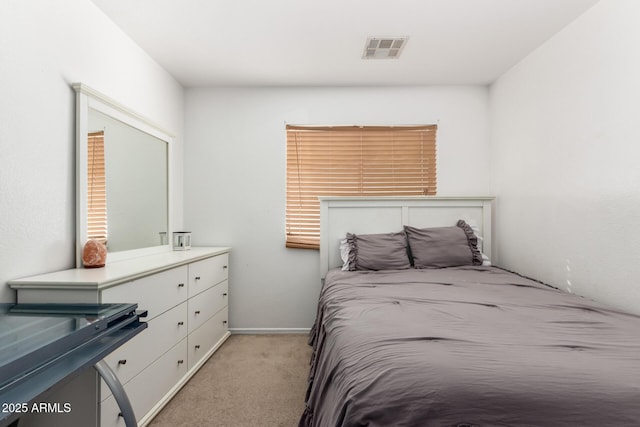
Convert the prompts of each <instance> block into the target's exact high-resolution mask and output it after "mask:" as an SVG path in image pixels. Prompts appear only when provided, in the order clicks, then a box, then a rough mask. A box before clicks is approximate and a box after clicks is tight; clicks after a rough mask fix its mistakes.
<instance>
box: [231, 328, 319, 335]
mask: <svg viewBox="0 0 640 427" xmlns="http://www.w3.org/2000/svg"><path fill="white" fill-rule="evenodd" d="M309 331H310V329H309V328H229V332H231V334H252V335H253V334H308V333H309Z"/></svg>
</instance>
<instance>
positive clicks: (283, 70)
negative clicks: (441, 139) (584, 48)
mask: <svg viewBox="0 0 640 427" xmlns="http://www.w3.org/2000/svg"><path fill="white" fill-rule="evenodd" d="M92 1H93V2H94V3H95V4H96V5H97V6H98V7H99V8H100V9H102V10H103V11H104V13H105V14H106V15H107V16H109V17H110V18H111V19H112V20H113V21H114V22H115V23H116V24H117V25H119V26H120V27H121V28H122V29H123V30H124V32H125V33H127V34H128V35H129V36H130V37H131V38H132V39H133V40H135V41H136V42H137V43H138V44H139V45H140V46H141V47H142V48H143V49H144V50H145V51H147V52H148V53H149V55H151V57H153V58H154V59H155V60H156V61H157V62H158V63H159V64H160V65H162V66H163V67H164V68H165V69H166V70H168V71H169V72H170V73H171V74H172V75H173V76H174V77H175V78H176V79H177V80H178V81H179V82H180V83H181V84H183V85H184V86H185V87H197V86H221V85H226V86H257V85H259V86H370V85H448V84H481V85H484V84H489V83H491V82H493V81H494V80H495V79H496V78H498V77H499V76H500V75H501V74H502V73H504V72H505V71H507V70H508V69H509V68H511V67H512V66H513V65H515V64H516V63H517V62H518V61H520V60H521V59H522V58H524V57H525V56H527V55H528V54H529V53H531V52H532V51H533V50H534V49H535V48H536V47H538V46H540V45H541V44H542V43H543V42H544V41H546V40H548V39H549V38H550V37H552V36H553V35H554V34H555V33H557V32H558V31H559V30H560V29H562V28H563V27H564V26H566V25H567V24H569V23H570V22H571V21H573V20H574V19H576V18H577V17H578V16H579V15H580V14H582V13H583V12H584V11H586V10H587V9H588V8H589V7H591V6H592V5H593V4H595V3H596V2H597V1H598V0H386V1H382V0H92ZM378 36H381V37H397V36H408V37H409V40H408V42H407V44H406V47H405V48H404V51H403V52H402V55H401V57H400V58H399V59H395V60H381V59H362V53H363V49H364V44H365V41H366V39H367V37H378Z"/></svg>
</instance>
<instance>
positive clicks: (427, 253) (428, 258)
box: [404, 220, 482, 268]
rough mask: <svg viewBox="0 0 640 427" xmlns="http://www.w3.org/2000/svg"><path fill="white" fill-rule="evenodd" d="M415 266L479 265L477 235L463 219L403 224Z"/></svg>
mask: <svg viewBox="0 0 640 427" xmlns="http://www.w3.org/2000/svg"><path fill="white" fill-rule="evenodd" d="M404 231H405V233H406V234H407V241H408V242H409V251H410V253H411V257H412V259H413V266H414V267H415V268H440V267H456V266H459V265H482V255H481V254H480V251H479V250H478V248H477V238H476V236H475V235H474V234H473V230H471V227H469V226H468V225H467V224H466V223H465V222H464V221H462V220H460V221H458V225H456V226H453V227H434V228H415V227H411V226H408V225H405V226H404Z"/></svg>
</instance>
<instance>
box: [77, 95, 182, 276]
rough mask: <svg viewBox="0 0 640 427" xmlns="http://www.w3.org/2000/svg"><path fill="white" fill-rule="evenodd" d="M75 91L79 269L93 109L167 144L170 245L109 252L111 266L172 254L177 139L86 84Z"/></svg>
mask: <svg viewBox="0 0 640 427" xmlns="http://www.w3.org/2000/svg"><path fill="white" fill-rule="evenodd" d="M72 87H73V89H74V90H75V91H76V268H81V267H82V249H83V246H84V244H85V242H86V241H87V210H88V197H87V192H86V188H87V185H88V184H87V183H88V177H87V175H88V174H87V151H88V150H87V147H88V142H87V134H88V128H89V110H90V109H91V110H95V111H98V112H100V113H102V114H105V115H107V116H109V117H111V118H114V119H116V120H118V121H120V122H122V123H125V124H127V125H129V126H131V127H133V128H135V129H138V130H140V131H142V132H145V133H147V134H150V135H152V136H154V137H156V138H158V139H161V140H162V141H163V142H166V143H167V244H165V245H158V246H152V247H144V248H140V249H131V250H126V251H119V252H109V253H107V264H109V263H111V262H115V261H121V260H124V259H129V258H135V257H139V256H143V255H151V254H155V253H162V252H167V251H170V250H171V240H172V230H171V218H172V215H171V213H172V212H171V194H172V191H171V170H172V168H171V166H172V161H171V157H172V156H171V147H172V145H173V138H174V135H172V134H171V133H170V132H168V131H166V130H164V129H163V128H161V127H160V126H158V125H156V124H155V123H153V122H151V121H150V120H148V119H147V118H145V117H143V116H141V115H140V114H138V113H136V112H134V111H132V110H130V109H129V108H127V107H125V106H124V105H122V104H120V103H118V102H117V101H114V100H113V99H111V98H109V97H107V96H106V95H103V94H102V93H100V92H98V91H96V90H94V89H92V88H90V87H88V86H87V85H85V84H83V83H74V84H72Z"/></svg>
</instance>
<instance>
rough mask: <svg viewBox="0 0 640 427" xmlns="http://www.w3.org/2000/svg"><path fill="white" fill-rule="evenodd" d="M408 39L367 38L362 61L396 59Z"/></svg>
mask: <svg viewBox="0 0 640 427" xmlns="http://www.w3.org/2000/svg"><path fill="white" fill-rule="evenodd" d="M407 39H408V37H369V38H368V39H367V42H366V43H365V45H364V53H363V54H362V59H398V57H399V56H400V53H401V52H402V49H403V48H404V46H405V45H406V44H407Z"/></svg>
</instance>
